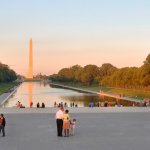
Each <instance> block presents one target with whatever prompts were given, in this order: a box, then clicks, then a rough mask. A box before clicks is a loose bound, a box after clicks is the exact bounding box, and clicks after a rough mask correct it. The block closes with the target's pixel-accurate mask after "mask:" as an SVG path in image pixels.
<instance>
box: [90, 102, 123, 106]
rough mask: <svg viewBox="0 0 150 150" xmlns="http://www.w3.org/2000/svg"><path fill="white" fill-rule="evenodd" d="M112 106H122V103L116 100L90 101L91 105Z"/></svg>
mask: <svg viewBox="0 0 150 150" xmlns="http://www.w3.org/2000/svg"><path fill="white" fill-rule="evenodd" d="M111 106H115V107H122V105H121V104H120V103H119V102H118V101H116V102H109V101H105V102H97V103H94V102H90V103H89V107H111Z"/></svg>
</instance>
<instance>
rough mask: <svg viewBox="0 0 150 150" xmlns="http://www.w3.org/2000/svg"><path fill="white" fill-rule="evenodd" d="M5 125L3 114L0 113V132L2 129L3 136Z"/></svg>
mask: <svg viewBox="0 0 150 150" xmlns="http://www.w3.org/2000/svg"><path fill="white" fill-rule="evenodd" d="M5 125H6V120H5V117H4V115H3V114H0V133H1V131H2V133H3V136H5Z"/></svg>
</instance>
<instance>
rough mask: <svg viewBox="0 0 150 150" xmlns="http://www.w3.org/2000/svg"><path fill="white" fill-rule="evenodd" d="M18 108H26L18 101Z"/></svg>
mask: <svg viewBox="0 0 150 150" xmlns="http://www.w3.org/2000/svg"><path fill="white" fill-rule="evenodd" d="M16 107H17V108H25V106H23V105H22V103H21V102H20V101H18V102H17V103H16Z"/></svg>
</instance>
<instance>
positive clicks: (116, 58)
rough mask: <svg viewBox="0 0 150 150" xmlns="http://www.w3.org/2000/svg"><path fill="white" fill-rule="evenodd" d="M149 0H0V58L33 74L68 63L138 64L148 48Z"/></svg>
mask: <svg viewBox="0 0 150 150" xmlns="http://www.w3.org/2000/svg"><path fill="white" fill-rule="evenodd" d="M149 8H150V1H148V0H143V1H140V0H122V1H120V0H113V1H112V0H105V1H104V0H86V1H85V0H76V1H75V0H73V1H69V0H63V1H61V0H58V1H52V0H43V1H41V0H37V1H34V0H22V1H19V0H13V1H10V0H5V1H0V20H1V24H0V33H1V34H0V51H1V54H0V62H2V63H5V64H8V65H9V66H10V67H11V68H12V69H14V70H15V71H16V72H17V73H19V74H23V75H26V74H27V71H28V57H29V56H28V55H29V39H30V38H32V39H33V53H34V58H33V60H34V65H33V66H34V74H37V73H42V74H47V75H50V74H53V73H57V72H58V71H59V70H60V69H61V68H64V67H70V66H72V65H76V64H78V65H81V66H85V65H88V64H95V65H97V66H101V65H102V64H103V63H111V64H112V65H114V66H116V67H119V68H120V67H134V66H136V67H139V66H141V65H142V64H143V61H144V60H145V58H146V56H147V55H148V54H149V53H150V20H149V17H150V9H149Z"/></svg>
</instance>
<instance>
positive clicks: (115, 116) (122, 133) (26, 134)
mask: <svg viewBox="0 0 150 150" xmlns="http://www.w3.org/2000/svg"><path fill="white" fill-rule="evenodd" d="M54 116H55V114H54V113H51V114H48V113H34V114H33V113H32V114H29V113H25V114H23V113H22V114H17V113H14V114H10V113H8V114H5V117H6V119H7V126H6V137H4V138H3V137H0V150H149V149H150V113H149V112H126V113H120V112H116V113H109V112H108V113H73V114H71V116H72V117H75V118H76V119H77V126H76V132H75V136H71V137H69V138H68V137H57V136H56V124H55V118H54Z"/></svg>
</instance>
